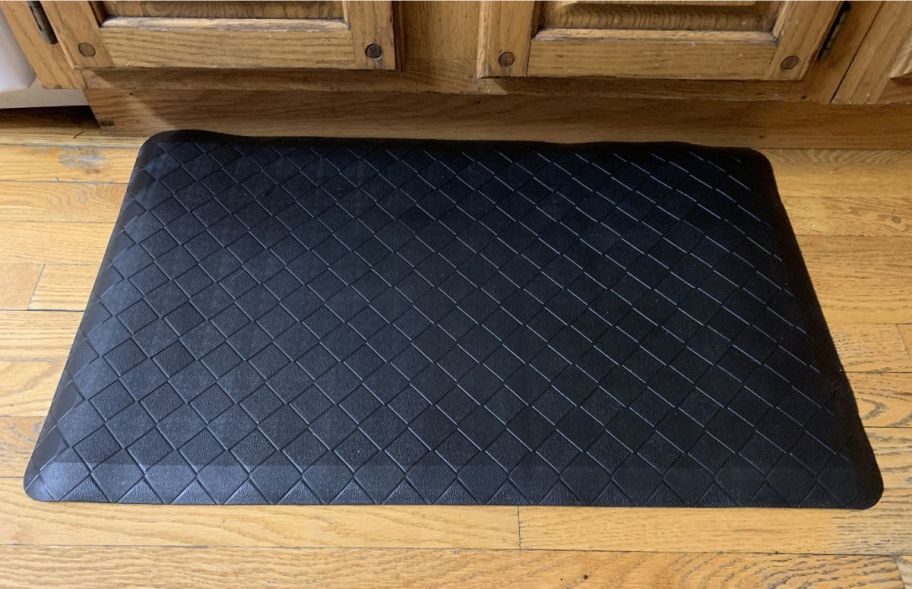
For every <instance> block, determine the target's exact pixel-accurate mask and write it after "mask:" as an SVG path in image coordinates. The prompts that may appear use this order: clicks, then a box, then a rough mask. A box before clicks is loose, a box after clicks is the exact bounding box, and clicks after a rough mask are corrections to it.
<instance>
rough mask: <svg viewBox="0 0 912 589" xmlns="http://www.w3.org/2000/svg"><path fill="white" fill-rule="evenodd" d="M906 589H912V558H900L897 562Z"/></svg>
mask: <svg viewBox="0 0 912 589" xmlns="http://www.w3.org/2000/svg"><path fill="white" fill-rule="evenodd" d="M897 563H898V564H899V572H900V574H901V575H902V580H903V584H904V586H905V588H906V589H912V556H900V557H899V558H898V560H897Z"/></svg>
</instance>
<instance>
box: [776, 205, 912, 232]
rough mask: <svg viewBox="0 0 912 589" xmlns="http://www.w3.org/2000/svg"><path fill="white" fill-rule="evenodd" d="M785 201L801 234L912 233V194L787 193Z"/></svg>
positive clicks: (790, 218) (791, 218)
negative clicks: (798, 195) (801, 195)
mask: <svg viewBox="0 0 912 589" xmlns="http://www.w3.org/2000/svg"><path fill="white" fill-rule="evenodd" d="M782 202H783V203H784V204H785V208H786V211H788V216H789V221H791V224H792V229H794V230H795V233H796V234H797V235H839V236H843V235H845V236H859V235H863V236H890V235H893V236H896V235H901V236H908V235H910V234H912V195H906V196H894V197H888V196H884V197H881V196H865V197H863V198H861V197H832V198H827V197H792V196H786V195H783V197H782Z"/></svg>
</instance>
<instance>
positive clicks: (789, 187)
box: [762, 149, 912, 198]
mask: <svg viewBox="0 0 912 589" xmlns="http://www.w3.org/2000/svg"><path fill="white" fill-rule="evenodd" d="M762 151H763V154H764V155H765V156H766V157H767V158H768V159H769V160H770V163H772V165H773V171H774V173H775V177H776V184H777V186H778V187H779V192H780V193H781V194H787V195H788V196H790V197H798V196H814V197H859V198H860V197H865V196H877V197H879V198H882V197H900V198H902V197H908V196H909V191H908V187H909V186H910V185H912V151H909V150H842V149H764V150H762Z"/></svg>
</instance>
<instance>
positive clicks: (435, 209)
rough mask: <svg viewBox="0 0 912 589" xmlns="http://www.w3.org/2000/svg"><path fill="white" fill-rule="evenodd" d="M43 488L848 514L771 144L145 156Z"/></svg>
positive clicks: (45, 456) (64, 384)
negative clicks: (770, 161) (767, 156)
mask: <svg viewBox="0 0 912 589" xmlns="http://www.w3.org/2000/svg"><path fill="white" fill-rule="evenodd" d="M25 482H26V489H27V491H28V493H29V494H30V495H31V496H32V497H34V498H36V499H42V500H77V501H106V502H143V503H464V504H473V503H497V504H556V505H685V506H748V505H756V506H813V507H856V508H858V507H866V506H869V505H871V504H873V503H874V502H875V501H876V500H877V499H878V497H879V496H880V493H881V489H882V485H881V480H880V475H879V472H878V469H877V465H876V463H875V461H874V457H873V455H872V452H871V448H870V446H869V444H868V441H867V439H866V437H865V434H864V431H863V429H862V427H861V423H860V421H859V418H858V413H857V409H856V407H855V403H854V399H853V397H852V392H851V389H850V387H849V384H848V382H847V380H846V377H845V375H844V373H843V371H842V368H841V365H840V363H839V360H838V358H837V356H836V352H835V349H834V347H833V343H832V340H831V338H830V336H829V333H828V331H827V328H826V325H825V324H824V321H823V318H822V315H821V312H820V309H819V307H818V304H817V302H816V298H815V296H814V293H813V290H812V288H811V284H810V281H809V280H808V276H807V273H806V270H805V267H804V264H803V262H802V259H801V256H800V253H799V251H798V248H797V246H796V243H795V239H794V236H793V233H792V231H791V228H790V226H789V223H788V220H787V218H786V216H785V213H784V211H783V209H782V206H781V204H780V202H779V199H778V196H777V194H776V191H775V186H774V183H773V178H772V174H771V171H770V168H769V166H768V165H767V163H766V162H765V160H763V158H762V157H760V156H758V155H756V154H755V153H753V152H749V151H741V150H713V149H705V148H697V147H691V146H685V145H646V146H633V145H589V146H574V147H560V146H550V145H517V144H485V143H474V144H473V143H432V142H427V143H421V142H369V141H325V140H275V139H273V140H266V139H261V140H252V139H242V138H236V137H228V136H222V135H213V134H205V133H195V132H178V133H171V134H164V135H158V136H156V137H154V138H152V139H151V140H149V142H147V143H146V145H145V146H144V147H143V149H142V151H141V153H140V155H139V159H138V161H137V163H136V169H135V171H134V174H133V177H132V179H131V180H130V185H129V188H128V190H127V195H126V197H125V201H124V205H123V210H122V212H121V214H120V218H119V220H118V222H117V226H116V228H115V230H114V234H113V236H112V238H111V242H110V245H109V246H108V250H107V253H106V255H105V258H104V262H103V264H102V267H101V271H100V274H99V276H98V279H97V282H96V285H95V289H94V291H93V293H92V295H91V299H90V301H89V305H88V308H87V310H86V313H85V317H84V319H83V321H82V325H81V326H80V328H79V332H78V334H77V336H76V341H75V343H74V344H73V349H72V352H71V353H70V357H69V361H68V362H67V364H66V369H65V370H64V373H63V377H62V379H61V382H60V386H59V389H58V391H57V394H56V396H55V398H54V401H53V404H52V406H51V409H50V415H49V416H48V419H47V423H46V424H45V427H44V430H43V432H42V433H41V437H40V440H39V441H38V444H37V447H36V449H35V452H34V455H33V457H32V461H31V464H30V465H29V467H28V472H27V474H26V478H25Z"/></svg>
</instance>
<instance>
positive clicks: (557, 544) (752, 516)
mask: <svg viewBox="0 0 912 589" xmlns="http://www.w3.org/2000/svg"><path fill="white" fill-rule="evenodd" d="M141 143H142V140H141V139H140V138H128V137H117V138H109V137H105V136H104V135H102V134H100V133H99V132H98V130H97V128H95V127H93V126H92V124H91V123H88V122H86V121H83V120H79V119H75V118H73V119H69V118H66V117H61V118H56V119H50V120H48V121H47V122H46V124H42V120H41V119H39V118H35V117H31V118H20V119H18V120H16V119H11V120H9V121H3V122H0V585H2V586H19V585H24V584H27V583H29V582H30V581H31V582H35V580H36V579H40V583H41V585H42V586H65V587H93V586H98V585H107V586H149V587H173V586H186V585H202V584H206V585H216V584H226V583H228V584H232V585H241V586H243V585H258V584H268V585H271V586H278V587H290V586H295V587H297V586H306V585H314V586H321V587H335V586H339V587H374V586H382V585H386V586H397V587H399V586H427V587H435V586H443V585H449V586H460V587H491V586H509V587H557V586H560V587H578V586H581V587H586V586H592V587H601V586H612V587H729V586H743V587H811V586H813V587H850V586H851V587H885V588H886V587H896V588H901V587H903V579H904V578H905V581H906V584H907V585H906V586H907V587H909V586H912V585H910V583H912V565H910V562H912V559H910V557H909V556H908V555H910V554H912V524H910V523H909V522H910V521H912V189H910V186H912V151H858V150H783V149H777V150H764V154H765V155H766V156H767V157H768V158H769V160H770V161H771V163H772V165H773V168H774V170H775V172H776V177H777V183H778V185H779V188H780V191H781V193H782V196H783V202H784V203H785V206H786V208H787V209H788V212H789V215H790V219H791V222H792V225H793V227H794V229H795V232H796V234H797V235H798V240H799V243H800V245H801V248H802V252H803V255H804V257H805V259H806V261H807V264H808V268H809V272H810V274H811V278H812V280H813V281H814V283H815V286H816V288H817V290H818V294H819V297H820V301H821V305H822V307H823V310H824V314H825V315H826V317H827V320H828V321H829V324H830V327H831V331H832V333H833V336H834V339H835V341H836V344H837V348H838V350H839V353H840V356H841V358H842V361H843V364H844V366H845V368H846V370H847V371H848V373H849V377H850V380H851V381H852V384H853V387H854V388H855V392H856V395H857V398H858V402H859V408H860V411H861V414H862V416H863V421H864V423H865V426H866V427H867V428H868V432H869V435H870V437H871V440H872V443H873V445H874V448H875V452H876V453H877V455H878V460H879V462H880V465H881V468H882V470H883V475H884V480H885V484H886V492H885V493H884V498H883V500H882V501H881V502H880V503H879V504H878V505H877V506H875V507H874V508H872V509H870V510H867V511H857V512H854V511H834V510H829V511H827V510H800V511H793V510H753V509H736V510H731V509H726V510H712V509H706V510H682V509H593V508H579V509H577V508H519V509H517V508H513V507H485V508H472V507H370V506H362V507H256V506H230V507H207V506H187V507H177V506H164V507H160V506H122V505H92V504H46V503H37V502H35V501H32V500H31V499H28V498H27V497H26V496H25V494H24V493H23V491H22V485H21V474H22V472H23V470H24V468H25V462H26V460H27V458H28V455H29V453H30V451H31V447H32V444H33V443H34V440H35V437H36V436H37V433H38V429H39V428H40V427H41V422H42V420H43V416H44V414H45V412H46V410H47V406H48V404H49V402H50V398H51V396H52V394H53V392H54V388H55V386H56V381H57V379H58V377H59V375H60V371H61V370H62V367H63V362H64V360H65V359H66V355H67V352H68V351H69V347H70V344H71V342H72V339H73V335H74V333H75V330H76V327H77V325H78V323H79V320H80V317H81V311H82V309H83V308H84V307H85V303H86V300H87V297H88V293H89V290H90V289H91V287H92V283H93V281H94V276H95V272H96V270H97V268H98V265H99V263H100V261H101V256H102V254H103V252H104V249H105V247H106V244H107V240H108V237H109V235H110V231H111V227H112V226H113V223H114V220H115V217H116V216H117V212H118V210H119V206H120V200H121V197H122V194H123V191H124V188H125V183H126V181H127V179H128V178H129V175H130V172H131V170H132V165H133V160H134V158H135V156H136V152H137V149H138V148H139V146H140V144H141ZM904 575H905V577H904Z"/></svg>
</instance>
